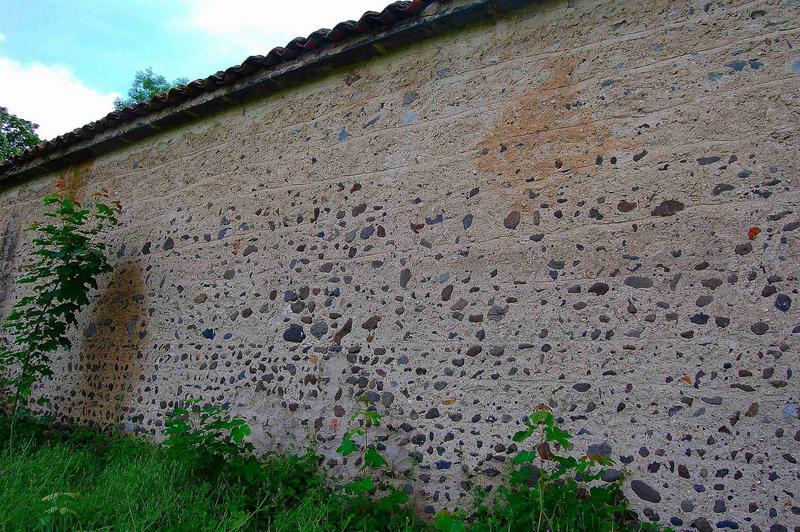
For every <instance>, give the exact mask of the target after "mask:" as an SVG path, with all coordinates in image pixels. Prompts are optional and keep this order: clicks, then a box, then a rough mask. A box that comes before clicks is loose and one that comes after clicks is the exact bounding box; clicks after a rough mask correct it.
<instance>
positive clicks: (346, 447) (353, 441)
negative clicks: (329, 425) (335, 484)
mask: <svg viewBox="0 0 800 532" xmlns="http://www.w3.org/2000/svg"><path fill="white" fill-rule="evenodd" d="M356 405H357V406H356V410H355V411H354V412H353V414H352V416H351V417H350V421H351V423H353V426H352V427H351V428H350V429H349V430H348V431H347V432H345V434H344V436H342V443H341V445H339V447H338V448H337V449H336V452H337V453H339V454H340V455H341V456H342V457H348V456H351V455H353V454H356V453H359V454H360V459H361V468H360V475H359V476H360V477H361V478H359V479H357V480H354V481H352V482H348V483H346V484H345V485H344V489H345V490H346V491H347V492H348V493H350V494H351V495H352V498H351V499H350V500H349V501H347V502H346V504H347V506H348V510H350V512H351V513H352V515H353V519H354V522H353V523H350V525H351V526H353V527H355V528H358V529H364V530H375V529H378V528H380V527H381V526H382V525H383V524H385V523H386V522H388V521H389V520H390V519H391V518H392V517H394V516H398V515H402V514H405V513H407V509H406V508H405V507H404V505H405V504H406V503H407V502H408V495H407V494H406V493H404V492H403V491H401V490H399V489H396V488H392V489H389V490H388V491H387V493H386V495H384V496H382V497H379V498H378V499H373V498H372V497H371V496H370V494H373V493H374V492H376V491H378V484H377V483H376V480H375V478H374V477H373V476H372V473H376V474H377V473H378V471H379V470H381V469H383V468H384V467H385V466H386V465H387V463H386V458H384V456H383V455H382V454H381V452H380V451H379V450H378V448H377V446H376V440H375V438H374V437H373V436H372V434H371V433H372V432H373V431H372V430H371V429H374V428H377V427H380V425H381V420H382V419H383V414H381V413H380V412H378V411H377V410H376V409H375V407H374V406H372V405H371V404H370V401H369V399H368V398H367V397H365V396H361V397H359V398H358V399H357V400H356Z"/></svg>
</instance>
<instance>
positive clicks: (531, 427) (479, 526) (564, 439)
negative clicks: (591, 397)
mask: <svg viewBox="0 0 800 532" xmlns="http://www.w3.org/2000/svg"><path fill="white" fill-rule="evenodd" d="M524 426H525V428H524V429H523V430H520V431H518V432H517V433H515V434H514V436H513V438H512V439H513V440H514V442H516V443H517V444H520V445H523V444H526V443H527V444H529V448H527V449H523V450H521V451H519V452H518V453H517V454H516V455H515V456H514V457H513V459H512V461H511V462H512V467H511V469H510V471H509V472H508V474H507V476H506V477H505V479H504V480H505V482H504V483H503V484H502V485H501V486H499V487H498V488H497V490H496V493H495V494H494V495H493V496H492V497H491V500H489V496H488V494H487V491H486V490H478V491H477V496H476V504H475V508H474V511H473V512H464V511H461V512H456V513H448V512H443V513H442V514H441V515H439V516H438V518H437V521H436V528H437V530H447V531H453V532H455V531H459V530H465V529H466V528H469V530H515V531H516V530H519V531H522V530H525V531H529V530H547V531H551V532H556V531H573V530H601V531H615V530H628V529H630V528H631V525H632V524H634V523H635V516H634V515H632V513H631V512H630V511H629V510H628V503H627V500H626V499H625V496H624V494H623V492H622V478H621V477H620V478H618V479H617V480H615V481H612V482H608V483H606V482H602V480H601V479H602V477H604V476H606V475H604V472H605V471H606V469H605V467H606V466H611V465H613V464H614V462H613V460H612V459H611V458H609V457H606V456H590V455H583V456H578V457H575V456H570V455H568V454H566V452H567V451H569V450H570V448H571V444H570V440H571V439H572V434H570V433H569V432H567V431H565V430H563V429H562V428H561V427H559V426H558V423H557V422H556V419H555V417H554V416H553V413H552V412H551V411H550V408H549V407H548V406H547V405H539V406H538V407H537V409H536V410H535V411H534V412H533V413H531V414H530V415H529V416H528V417H527V418H526V419H525V420H524ZM606 478H608V477H606ZM635 526H636V527H637V528H639V529H642V528H646V525H644V524H640V523H635Z"/></svg>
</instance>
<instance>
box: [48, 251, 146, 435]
mask: <svg viewBox="0 0 800 532" xmlns="http://www.w3.org/2000/svg"><path fill="white" fill-rule="evenodd" d="M145 305H146V303H145V288H144V284H143V281H142V272H141V269H140V267H139V265H135V264H129V265H123V266H121V267H120V268H118V269H117V270H116V271H115V272H114V274H113V278H112V279H111V280H110V283H109V285H108V288H107V289H106V290H105V291H104V292H103V293H102V295H101V299H100V303H99V305H98V306H97V308H96V309H95V311H94V312H93V315H92V317H91V319H90V320H88V325H87V326H86V327H85V329H84V330H83V335H84V341H83V342H82V343H81V344H79V345H77V346H76V347H77V348H78V349H79V354H78V357H79V362H78V367H77V368H76V369H77V370H78V371H79V372H80V376H79V379H78V382H77V386H76V387H75V389H74V391H73V393H72V394H71V396H72V401H71V404H70V406H69V407H68V409H67V411H66V412H64V414H66V416H67V417H68V418H70V419H72V420H79V421H81V422H90V423H94V424H97V425H101V426H106V425H113V424H115V423H118V422H119V421H120V420H121V419H122V418H123V417H124V414H125V412H126V411H127V406H128V405H129V403H130V402H131V400H133V399H135V397H134V394H135V393H136V389H137V383H138V382H139V381H140V379H141V376H142V359H143V352H142V351H143V349H145V347H146V341H145V339H146V336H147V325H148V321H147V310H146V308H145Z"/></svg>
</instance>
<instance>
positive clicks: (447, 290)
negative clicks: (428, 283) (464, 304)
mask: <svg viewBox="0 0 800 532" xmlns="http://www.w3.org/2000/svg"><path fill="white" fill-rule="evenodd" d="M452 295H453V285H451V284H449V285H447V286H445V287H444V288H443V289H442V301H450V297H451V296H452Z"/></svg>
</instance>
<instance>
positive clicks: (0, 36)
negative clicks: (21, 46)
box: [0, 33, 6, 42]
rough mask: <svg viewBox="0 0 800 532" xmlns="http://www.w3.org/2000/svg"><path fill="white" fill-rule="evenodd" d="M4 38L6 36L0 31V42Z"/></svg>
mask: <svg viewBox="0 0 800 532" xmlns="http://www.w3.org/2000/svg"><path fill="white" fill-rule="evenodd" d="M5 40H6V36H5V35H3V34H2V33H0V42H3V41H5Z"/></svg>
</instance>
